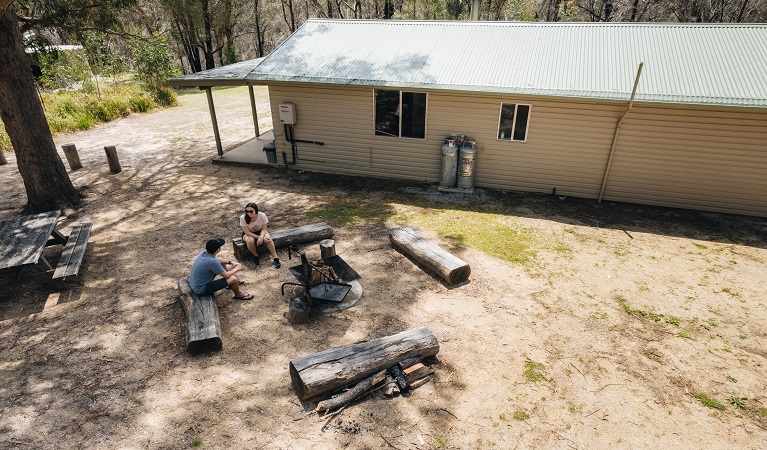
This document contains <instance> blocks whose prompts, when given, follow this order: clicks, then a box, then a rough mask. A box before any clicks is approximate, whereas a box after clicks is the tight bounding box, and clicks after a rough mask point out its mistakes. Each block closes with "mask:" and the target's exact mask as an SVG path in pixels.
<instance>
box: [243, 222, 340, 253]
mask: <svg viewBox="0 0 767 450" xmlns="http://www.w3.org/2000/svg"><path fill="white" fill-rule="evenodd" d="M269 234H271V235H272V242H274V247H275V248H283V247H288V246H291V245H293V244H303V243H306V242H314V241H321V240H323V239H330V238H332V237H333V227H331V226H330V225H328V224H327V223H325V222H318V223H313V224H310V225H304V226H302V227H298V228H289V229H287V230H280V231H275V232H274V233H269ZM232 247H233V250H234V257H235V258H236V259H237V260H239V261H246V260H250V259H252V258H253V254H252V253H250V250H248V246H247V245H246V244H245V242H244V241H243V240H242V238H241V237H236V238H234V239H232ZM256 251H257V252H258V254H259V255H263V254H268V253H269V250H268V249H267V248H266V245H259V246H258V247H256Z"/></svg>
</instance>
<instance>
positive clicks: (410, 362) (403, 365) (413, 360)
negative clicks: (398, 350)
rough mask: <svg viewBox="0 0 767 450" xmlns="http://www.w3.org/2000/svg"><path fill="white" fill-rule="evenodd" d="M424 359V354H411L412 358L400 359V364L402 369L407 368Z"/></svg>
mask: <svg viewBox="0 0 767 450" xmlns="http://www.w3.org/2000/svg"><path fill="white" fill-rule="evenodd" d="M422 360H423V356H421V355H415V356H411V357H410V358H406V359H403V360H402V361H400V362H399V366H400V367H401V368H402V370H405V369H407V368H408V367H410V366H414V365H416V364H418V363H420V362H421V361H422Z"/></svg>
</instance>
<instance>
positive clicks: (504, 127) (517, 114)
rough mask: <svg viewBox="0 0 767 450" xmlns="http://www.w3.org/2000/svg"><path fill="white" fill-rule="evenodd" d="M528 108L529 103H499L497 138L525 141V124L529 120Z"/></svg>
mask: <svg viewBox="0 0 767 450" xmlns="http://www.w3.org/2000/svg"><path fill="white" fill-rule="evenodd" d="M530 108H531V106H530V105H517V104H514V103H501V117H500V119H499V120H498V139H499V140H503V141H518V142H525V141H526V140H527V124H528V122H529V121H530Z"/></svg>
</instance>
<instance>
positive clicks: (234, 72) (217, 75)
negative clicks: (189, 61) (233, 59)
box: [170, 58, 265, 86]
mask: <svg viewBox="0 0 767 450" xmlns="http://www.w3.org/2000/svg"><path fill="white" fill-rule="evenodd" d="M264 59H265V58H256V59H251V60H248V61H242V62H238V63H234V64H228V65H226V66H221V67H217V68H215V69H210V70H203V71H202V72H197V73H193V74H189V75H184V76H183V77H177V78H171V79H170V84H171V85H174V86H220V85H232V84H235V85H242V84H245V82H244V81H243V80H245V77H246V76H247V75H248V74H249V73H250V72H252V71H253V69H255V68H256V67H257V66H258V65H259V64H261V61H263V60H264ZM254 84H257V83H254Z"/></svg>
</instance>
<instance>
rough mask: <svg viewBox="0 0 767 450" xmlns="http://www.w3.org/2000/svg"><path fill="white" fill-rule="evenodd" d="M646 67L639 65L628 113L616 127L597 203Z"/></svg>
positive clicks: (603, 191) (605, 183) (642, 64)
mask: <svg viewBox="0 0 767 450" xmlns="http://www.w3.org/2000/svg"><path fill="white" fill-rule="evenodd" d="M643 66H644V63H643V62H641V63H639V69H638V70H637V76H636V78H635V79H634V89H632V90H631V100H629V107H628V108H626V111H624V112H623V115H622V116H621V118H620V119H618V124H617V125H616V126H615V134H614V135H613V143H612V145H610V156H609V157H608V158H607V167H605V175H604V177H602V188H601V189H599V199H598V200H597V202H601V201H602V196H603V195H604V194H605V186H607V175H609V174H610V165H611V164H612V162H613V154H614V153H615V144H616V143H617V142H618V135H619V134H620V132H621V124H622V123H623V119H625V118H626V116H627V115H628V114H629V111H631V107H632V106H634V96H635V95H636V93H637V85H639V76H640V75H642V67H643Z"/></svg>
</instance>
